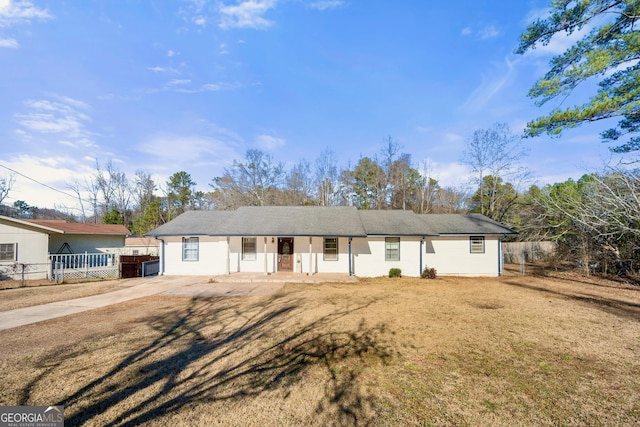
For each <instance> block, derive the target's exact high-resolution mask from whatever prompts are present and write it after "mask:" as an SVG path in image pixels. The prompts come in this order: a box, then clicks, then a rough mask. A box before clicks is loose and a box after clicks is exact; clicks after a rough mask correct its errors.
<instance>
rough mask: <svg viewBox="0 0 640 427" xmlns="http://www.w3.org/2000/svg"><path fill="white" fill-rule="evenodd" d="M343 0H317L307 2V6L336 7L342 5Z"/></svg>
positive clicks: (319, 8) (314, 7)
mask: <svg viewBox="0 0 640 427" xmlns="http://www.w3.org/2000/svg"><path fill="white" fill-rule="evenodd" d="M345 4H346V3H345V2H344V0H319V1H314V2H312V3H311V4H309V7H310V8H312V9H317V10H328V9H337V8H339V7H342V6H344V5H345Z"/></svg>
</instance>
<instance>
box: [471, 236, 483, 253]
mask: <svg viewBox="0 0 640 427" xmlns="http://www.w3.org/2000/svg"><path fill="white" fill-rule="evenodd" d="M469 246H470V248H471V253H472V254H483V253H484V236H471V237H470V238H469Z"/></svg>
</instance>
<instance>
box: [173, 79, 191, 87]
mask: <svg viewBox="0 0 640 427" xmlns="http://www.w3.org/2000/svg"><path fill="white" fill-rule="evenodd" d="M189 83H191V80H189V79H173V80H171V81H169V82H167V86H182V85H188V84H189Z"/></svg>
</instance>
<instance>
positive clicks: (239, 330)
mask: <svg viewBox="0 0 640 427" xmlns="http://www.w3.org/2000/svg"><path fill="white" fill-rule="evenodd" d="M0 349H1V351H2V353H1V354H2V361H1V370H2V382H0V404H1V405H7V404H38V405H48V404H52V403H56V404H64V405H65V406H66V419H67V423H68V425H96V426H98V425H123V426H133V425H138V424H140V423H145V424H149V425H158V426H165V425H166V426H174V425H176V426H193V425H237V426H247V425H260V426H271V425H381V426H387V425H388V426H392V425H393V426H395V425H523V424H526V425H532V424H535V425H541V424H542V425H545V424H546V425H630V424H636V425H637V424H638V423H639V422H640V380H639V376H638V373H639V372H640V369H639V368H640V359H639V358H638V355H640V290H638V289H637V288H632V287H625V286H623V285H620V284H615V283H607V282H602V281H600V282H597V281H596V282H589V283H584V282H580V281H575V280H562V279H549V278H532V277H507V278H502V279H454V278H445V279H437V280H432V281H424V280H419V279H374V280H362V281H361V282H360V283H357V284H330V283H328V284H319V285H310V284H304V285H302V284H292V285H287V286H285V288H284V289H283V290H282V291H281V292H280V293H278V294H277V295H275V296H273V297H234V298H209V299H204V298H201V299H190V298H178V297H160V296H155V297H149V298H144V299H140V300H136V301H130V302H127V303H123V304H119V305H115V306H111V307H106V308H103V309H99V310H94V311H92V312H88V313H81V314H77V315H73V316H68V317H65V318H62V319H56V320H51V321H47V322H42V323H40V324H36V325H29V326H24V327H21V328H16V329H13V330H7V331H2V332H0Z"/></svg>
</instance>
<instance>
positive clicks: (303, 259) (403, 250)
mask: <svg viewBox="0 0 640 427" xmlns="http://www.w3.org/2000/svg"><path fill="white" fill-rule="evenodd" d="M278 237H287V236H273V242H272V236H268V237H266V238H265V237H263V236H259V237H257V238H256V257H255V260H243V259H242V237H239V236H234V237H230V238H229V242H230V243H229V245H227V238H226V237H209V236H199V244H198V250H199V254H198V260H197V261H183V260H182V238H181V237H166V238H164V239H163V240H164V242H165V243H164V254H163V256H164V259H163V260H162V265H163V266H164V273H165V274H167V275H220V274H226V273H227V272H230V273H236V272H253V273H274V272H277V248H278V245H277V241H278ZM469 237H470V236H440V237H428V238H427V239H426V240H425V242H424V244H423V246H422V268H425V267H433V268H435V269H436V270H437V274H438V275H442V276H448V275H461V276H497V275H498V274H499V271H498V268H499V263H498V259H499V239H498V237H493V236H485V251H484V253H482V254H476V253H471V250H470V242H469ZM420 240H421V238H420V237H417V236H416V237H405V236H400V260H399V261H387V260H385V237H384V236H375V237H368V238H354V239H353V241H352V245H351V251H352V269H353V273H354V274H355V275H356V276H360V277H377V276H387V275H388V274H389V270H390V269H391V268H399V269H400V270H402V275H403V276H413V277H417V276H419V275H420V272H421V271H420ZM265 245H266V251H265ZM323 245H324V238H323V237H312V238H311V253H310V252H309V237H295V238H294V244H293V257H294V264H293V268H294V270H293V271H294V272H296V273H303V274H308V273H311V274H315V273H344V274H348V273H349V239H348V238H346V237H341V238H339V239H338V260H337V261H325V260H324V257H323V249H324V246H323ZM227 260H228V261H227ZM227 262H228V265H229V268H228V269H227Z"/></svg>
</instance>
